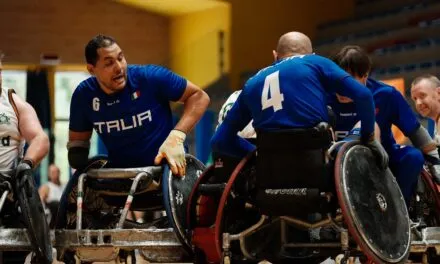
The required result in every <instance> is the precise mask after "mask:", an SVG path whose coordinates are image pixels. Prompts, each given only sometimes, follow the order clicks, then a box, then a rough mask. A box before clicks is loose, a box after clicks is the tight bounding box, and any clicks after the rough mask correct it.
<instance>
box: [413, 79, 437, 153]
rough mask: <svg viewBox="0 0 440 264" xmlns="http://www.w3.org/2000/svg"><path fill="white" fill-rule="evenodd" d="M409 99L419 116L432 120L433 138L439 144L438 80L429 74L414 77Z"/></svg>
mask: <svg viewBox="0 0 440 264" xmlns="http://www.w3.org/2000/svg"><path fill="white" fill-rule="evenodd" d="M411 99H412V100H413V101H414V104H415V106H416V110H417V112H418V113H419V114H420V115H421V116H423V117H428V118H431V119H432V120H434V122H435V132H434V140H435V141H436V143H437V145H440V134H439V133H440V122H439V119H440V80H439V79H438V78H437V77H436V76H434V75H431V74H426V75H422V76H419V77H417V78H415V79H414V81H413V82H412V84H411Z"/></svg>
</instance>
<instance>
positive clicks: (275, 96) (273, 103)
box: [261, 71, 284, 112]
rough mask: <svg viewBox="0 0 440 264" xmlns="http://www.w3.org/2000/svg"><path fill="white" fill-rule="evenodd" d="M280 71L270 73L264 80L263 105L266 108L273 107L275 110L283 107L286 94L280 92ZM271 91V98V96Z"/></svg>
mask: <svg viewBox="0 0 440 264" xmlns="http://www.w3.org/2000/svg"><path fill="white" fill-rule="evenodd" d="M279 73H280V71H276V72H274V73H272V74H269V75H268V76H267V77H266V79H265V80H264V87H263V93H262V94H261V105H262V107H263V110H264V109H267V108H269V107H273V111H274V112H276V111H278V110H281V109H283V105H282V104H281V103H282V102H283V101H284V95H283V94H282V93H281V92H280V79H279ZM269 91H270V98H269Z"/></svg>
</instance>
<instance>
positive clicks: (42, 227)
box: [15, 175, 53, 264]
mask: <svg viewBox="0 0 440 264" xmlns="http://www.w3.org/2000/svg"><path fill="white" fill-rule="evenodd" d="M28 177H29V178H28V180H27V182H26V183H25V186H24V188H19V187H18V186H17V184H15V185H16V186H15V194H16V197H17V200H18V204H19V206H20V209H21V214H22V216H23V220H24V222H25V225H26V229H27V233H28V236H29V239H30V240H31V244H32V247H33V252H34V253H35V261H37V263H42V264H44V263H47V264H49V263H52V261H53V258H52V243H51V238H50V230H49V225H48V224H47V220H46V216H45V214H44V209H43V204H42V203H41V200H40V195H39V194H38V189H37V187H36V184H35V181H34V178H33V177H32V175H30V176H28Z"/></svg>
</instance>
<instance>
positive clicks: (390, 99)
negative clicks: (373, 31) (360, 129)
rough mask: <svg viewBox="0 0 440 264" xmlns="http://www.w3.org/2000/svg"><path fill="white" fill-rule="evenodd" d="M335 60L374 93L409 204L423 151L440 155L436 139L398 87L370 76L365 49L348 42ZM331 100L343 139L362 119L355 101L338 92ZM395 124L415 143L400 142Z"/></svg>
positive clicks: (386, 144)
mask: <svg viewBox="0 0 440 264" xmlns="http://www.w3.org/2000/svg"><path fill="white" fill-rule="evenodd" d="M334 61H335V62H336V63H337V64H338V65H339V66H340V67H341V68H342V69H344V70H346V71H347V72H348V73H350V74H351V75H352V76H353V77H354V78H355V79H356V80H358V81H359V83H362V84H364V85H366V86H367V87H368V88H369V89H370V90H371V92H372V93H373V98H374V102H375V107H376V109H375V112H376V122H377V125H378V126H379V129H380V140H381V143H382V145H383V147H384V148H385V150H386V151H387V153H388V155H389V157H390V163H389V166H390V169H391V171H392V172H393V174H394V176H395V177H396V179H397V182H398V184H399V186H400V189H401V191H402V194H403V196H404V198H405V200H406V202H407V204H408V202H409V200H410V198H411V196H412V194H413V192H414V191H415V188H416V185H417V181H418V178H419V175H420V172H421V170H422V168H423V164H424V158H423V154H425V155H429V156H432V157H433V158H435V159H438V153H437V151H436V146H435V143H434V141H433V140H432V139H431V137H430V136H429V134H428V132H427V131H426V130H425V129H424V127H423V126H421V125H420V123H419V122H418V120H417V118H416V116H415V114H414V112H413V111H412V110H411V107H410V106H409V105H408V103H407V102H406V100H405V98H404V97H403V96H402V94H401V93H400V92H399V91H398V90H397V89H395V88H394V87H392V86H389V85H386V84H384V83H382V82H379V81H376V80H374V79H372V78H369V76H368V75H369V73H370V70H371V60H370V58H369V57H368V55H367V53H366V52H365V51H364V50H362V49H361V48H360V47H358V46H346V47H344V48H342V49H341V50H340V51H339V52H338V53H337V54H336V55H335V57H334ZM329 104H330V106H331V108H332V109H333V111H334V113H335V116H336V128H335V133H336V135H337V136H338V139H342V138H344V137H345V136H346V135H348V134H349V132H350V130H351V128H353V126H354V125H355V124H356V123H357V122H358V121H359V117H358V116H357V115H356V112H355V110H356V105H355V103H353V101H352V100H351V99H349V98H347V97H344V96H341V95H339V94H337V93H335V94H332V95H331V96H330V98H329ZM392 125H395V126H397V127H398V128H399V129H400V130H401V131H402V132H403V133H404V135H405V136H407V137H408V138H409V139H410V140H411V142H412V143H413V145H414V147H412V146H401V145H398V144H397V143H396V141H395V139H394V137H393V134H392V131H391V126H392Z"/></svg>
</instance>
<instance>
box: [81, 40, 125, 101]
mask: <svg viewBox="0 0 440 264" xmlns="http://www.w3.org/2000/svg"><path fill="white" fill-rule="evenodd" d="M88 69H89V71H90V73H91V74H93V75H95V76H96V78H97V79H98V81H99V84H100V85H101V88H102V89H103V90H104V92H106V93H107V94H112V93H115V92H118V91H121V90H122V89H124V87H125V84H126V82H127V61H126V60H125V57H124V54H123V53H122V50H121V48H120V47H119V46H118V44H116V43H115V44H113V45H111V46H108V47H106V48H99V49H98V61H97V62H96V65H95V66H93V65H90V64H88Z"/></svg>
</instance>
